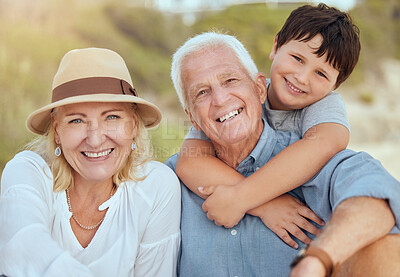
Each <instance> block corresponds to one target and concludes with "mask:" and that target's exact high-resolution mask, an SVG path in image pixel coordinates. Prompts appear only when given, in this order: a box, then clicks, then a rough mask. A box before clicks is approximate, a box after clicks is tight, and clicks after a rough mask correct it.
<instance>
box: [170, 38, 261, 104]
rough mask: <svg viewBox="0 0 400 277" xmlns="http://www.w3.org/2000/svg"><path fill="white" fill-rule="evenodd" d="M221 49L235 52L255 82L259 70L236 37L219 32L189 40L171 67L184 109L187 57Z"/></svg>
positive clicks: (173, 60) (176, 55) (179, 50)
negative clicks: (184, 80) (225, 48)
mask: <svg viewBox="0 0 400 277" xmlns="http://www.w3.org/2000/svg"><path fill="white" fill-rule="evenodd" d="M219 47H228V48H230V49H232V50H233V52H234V53H235V54H236V57H237V58H238V59H239V62H240V63H241V65H242V66H243V67H244V69H245V70H246V71H247V73H248V74H249V76H250V78H252V79H253V80H255V78H256V75H257V73H258V69H257V66H256V64H255V63H254V61H253V59H252V58H251V56H250V54H249V52H247V50H246V48H245V47H244V46H243V44H242V43H241V42H240V41H239V40H238V39H237V38H236V37H234V36H231V35H226V34H221V33H217V32H207V33H202V34H200V35H197V36H194V37H192V38H190V39H188V40H187V41H186V42H185V43H184V44H183V45H182V46H181V47H180V48H179V49H178V50H177V51H176V52H175V54H174V55H173V57H172V66H171V79H172V82H173V84H174V87H175V91H176V93H177V94H178V97H179V101H180V102H181V105H182V107H183V108H184V109H186V108H187V96H186V94H185V92H184V88H183V83H182V76H181V74H182V72H181V68H182V65H183V62H184V60H185V58H186V57H188V56H189V55H191V54H194V53H198V52H201V51H206V50H212V49H216V48H219Z"/></svg>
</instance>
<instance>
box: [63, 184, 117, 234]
mask: <svg viewBox="0 0 400 277" xmlns="http://www.w3.org/2000/svg"><path fill="white" fill-rule="evenodd" d="M115 188H116V186H115V184H114V185H113V188H112V190H111V193H110V198H111V197H112V196H113V194H114V191H115ZM66 192H67V203H68V210H69V211H70V212H71V214H72V218H73V219H74V220H75V222H76V224H78V225H79V227H81V228H83V229H85V230H93V229H96V228H97V227H99V226H100V224H101V223H102V222H103V220H104V218H105V217H106V214H104V216H103V218H102V219H100V221H99V222H97V223H96V224H95V225H92V226H85V225H83V224H81V223H80V222H79V221H78V219H77V218H76V217H75V215H74V212H73V211H72V207H71V200H70V198H69V189H67V190H66ZM110 198H109V199H110Z"/></svg>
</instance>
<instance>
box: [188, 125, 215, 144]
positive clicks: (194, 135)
mask: <svg viewBox="0 0 400 277" xmlns="http://www.w3.org/2000/svg"><path fill="white" fill-rule="evenodd" d="M185 139H201V140H206V141H211V140H210V139H209V138H208V137H207V135H206V134H204V132H203V131H202V130H200V131H197V130H196V128H194V127H193V126H191V127H190V129H189V132H188V133H187V134H186V137H185Z"/></svg>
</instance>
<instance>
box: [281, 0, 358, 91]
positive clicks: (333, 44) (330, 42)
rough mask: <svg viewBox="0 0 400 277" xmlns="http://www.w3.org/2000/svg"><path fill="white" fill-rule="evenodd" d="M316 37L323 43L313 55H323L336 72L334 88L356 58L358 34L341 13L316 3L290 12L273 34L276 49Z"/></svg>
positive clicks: (348, 73) (351, 67)
mask: <svg viewBox="0 0 400 277" xmlns="http://www.w3.org/2000/svg"><path fill="white" fill-rule="evenodd" d="M318 34H320V35H321V36H322V38H323V42H322V44H321V46H320V47H319V49H317V50H316V51H315V52H314V54H316V55H318V56H319V57H321V56H323V55H324V54H325V53H327V59H326V60H327V62H329V64H331V65H332V66H333V67H334V68H335V69H337V70H338V71H339V75H338V77H337V80H336V84H335V88H337V87H339V86H340V84H341V83H343V82H344V81H345V80H346V79H347V78H348V77H349V76H350V74H351V72H352V71H353V69H354V67H355V66H356V64H357V62H358V57H359V55H360V50H361V45H360V38H359V35H360V31H359V29H358V27H357V26H356V25H354V24H353V23H352V20H351V17H350V15H349V14H347V13H345V12H341V11H339V10H338V9H335V8H332V7H328V6H327V5H325V4H319V5H318V6H316V7H314V6H311V5H305V6H301V7H299V8H297V9H295V10H293V11H292V13H291V14H290V15H289V17H288V18H287V19H286V22H285V24H284V25H283V27H282V29H281V30H280V31H279V33H278V34H277V44H276V50H278V49H279V48H280V47H281V46H282V45H284V44H285V43H287V42H289V41H290V40H298V41H304V42H307V41H310V40H311V39H313V38H314V37H315V36H316V35H318Z"/></svg>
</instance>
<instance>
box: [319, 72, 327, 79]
mask: <svg viewBox="0 0 400 277" xmlns="http://www.w3.org/2000/svg"><path fill="white" fill-rule="evenodd" d="M317 74H318V75H319V76H321V77H324V78H325V79H328V78H327V77H326V75H325V74H324V73H322V72H321V71H317Z"/></svg>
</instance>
